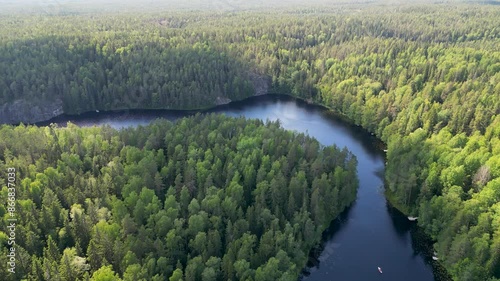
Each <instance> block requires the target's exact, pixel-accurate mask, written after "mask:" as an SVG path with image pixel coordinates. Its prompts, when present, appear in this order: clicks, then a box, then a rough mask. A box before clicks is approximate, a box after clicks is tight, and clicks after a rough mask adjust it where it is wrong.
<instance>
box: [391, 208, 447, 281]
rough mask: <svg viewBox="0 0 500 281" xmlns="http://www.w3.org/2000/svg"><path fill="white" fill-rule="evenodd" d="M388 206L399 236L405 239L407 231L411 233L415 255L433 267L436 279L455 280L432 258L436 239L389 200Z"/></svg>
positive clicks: (436, 280) (441, 280) (438, 280)
mask: <svg viewBox="0 0 500 281" xmlns="http://www.w3.org/2000/svg"><path fill="white" fill-rule="evenodd" d="M386 206H387V212H388V213H389V215H390V217H391V219H392V222H393V226H394V230H395V232H396V233H397V234H398V236H399V237H400V238H401V239H403V240H404V239H406V236H407V233H409V234H410V235H409V237H410V239H411V246H412V249H413V257H415V258H417V257H419V256H421V257H423V261H424V263H425V264H426V265H429V266H431V267H432V272H433V274H434V280H435V281H453V280H452V278H451V276H450V275H449V274H448V273H447V271H446V269H445V268H444V267H443V266H442V265H441V264H440V263H439V262H437V261H434V260H433V259H432V256H433V255H434V248H433V244H434V241H433V240H432V239H431V237H430V236H429V235H427V234H425V233H424V231H423V229H421V228H420V227H418V224H417V222H412V221H409V220H408V218H407V217H406V216H405V215H404V214H403V213H401V212H400V211H399V210H398V209H396V208H394V207H393V206H391V204H390V203H389V202H387V204H386Z"/></svg>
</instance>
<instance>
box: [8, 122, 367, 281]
mask: <svg viewBox="0 0 500 281" xmlns="http://www.w3.org/2000/svg"><path fill="white" fill-rule="evenodd" d="M153 135H157V136H162V135H163V136H165V137H164V138H161V139H163V140H162V141H158V142H155V141H151V136H153ZM177 136H179V137H177ZM263 136H266V138H264V137H263ZM34 138H36V139H37V140H38V141H39V142H38V145H35V146H33V147H31V149H28V150H23V151H22V150H18V147H22V146H25V147H27V146H30V144H31V143H32V142H33V140H34ZM213 138H216V139H217V142H213V141H211V139H213ZM269 140H280V145H281V146H282V147H281V148H282V149H281V150H282V152H281V153H273V154H269V153H267V152H266V150H267V149H269V150H271V151H277V147H275V146H274V145H271V146H268V145H265V143H266V142H267V141H269ZM0 147H2V148H3V149H4V151H7V152H6V153H2V156H3V158H4V159H5V160H2V161H0V168H1V169H2V170H1V172H0V173H1V175H2V177H3V176H4V173H5V171H6V167H15V168H16V169H17V170H18V171H19V172H18V174H17V175H18V178H19V188H18V194H17V203H18V216H19V222H18V223H19V225H21V226H23V227H24V229H23V231H22V232H20V231H19V232H18V233H19V234H22V236H20V237H18V238H17V239H18V240H17V241H16V242H17V250H16V251H21V252H22V253H23V254H22V257H23V259H24V260H23V262H25V263H23V265H22V266H19V267H18V269H17V270H18V274H17V275H16V276H13V275H8V274H6V275H5V276H6V278H14V277H24V278H29V279H32V280H81V279H85V278H87V277H91V280H119V278H121V279H122V280H127V281H128V280H130V281H132V280H134V281H135V280H180V279H181V278H182V280H235V279H238V280H271V279H272V280H278V279H280V278H281V279H280V280H291V279H294V278H297V275H298V274H299V272H300V270H301V269H302V268H303V267H304V265H305V262H306V259H307V254H308V253H309V251H310V249H311V247H312V246H314V245H315V244H316V243H318V241H319V239H320V237H321V233H322V231H323V230H324V229H325V228H326V227H327V226H328V225H329V223H330V222H331V221H332V219H334V218H335V217H336V216H337V215H338V214H339V213H340V212H341V211H342V210H343V209H344V207H345V206H347V205H349V204H350V203H351V202H352V201H353V200H354V196H353V195H354V194H355V193H356V188H357V182H356V181H353V180H352V179H353V178H355V173H356V169H355V168H356V160H355V159H354V157H353V156H352V155H351V154H349V153H346V152H345V151H341V150H339V149H338V148H336V147H321V146H319V144H318V143H317V141H315V140H313V139H311V138H309V137H306V136H305V135H303V134H296V133H292V132H288V131H285V130H283V129H281V128H280V126H279V124H278V123H273V122H268V123H265V124H264V123H263V122H262V121H257V120H252V121H250V120H245V119H243V118H238V119H234V118H228V117H225V116H222V115H209V116H202V115H197V116H194V117H191V118H187V119H181V120H179V121H177V122H176V123H175V124H172V123H170V122H168V121H157V122H156V123H153V124H151V125H149V126H147V127H139V128H136V129H124V130H121V131H116V130H113V129H110V128H109V127H103V128H95V127H94V128H78V127H76V126H74V125H71V124H69V125H68V127H67V128H52V127H51V128H49V127H45V128H37V127H31V126H30V127H25V126H22V125H21V126H18V127H12V126H5V125H4V126H2V127H0ZM311 147H312V148H314V149H316V152H315V153H314V154H315V156H312V157H311V158H306V159H303V160H302V161H303V163H302V165H300V166H299V164H298V161H293V159H290V160H291V161H287V160H288V158H289V157H288V154H287V153H288V151H290V150H291V149H295V150H297V154H299V155H301V154H303V151H307V150H309V149H310V148H311ZM8 151H12V152H8ZM14 155H15V156H14ZM31 155H34V156H35V155H36V157H32V156H31ZM41 159H52V160H50V161H49V160H44V161H42V160H41ZM86 159H90V160H89V161H91V162H94V163H99V164H98V167H97V168H98V169H95V165H96V164H94V165H89V166H87V165H85V162H86V161H87V160H86ZM264 159H266V160H265V161H267V162H269V163H272V165H268V164H266V163H265V162H264ZM317 159H321V161H323V162H324V163H325V164H324V165H322V169H323V171H322V172H321V173H318V172H317V171H313V170H312V169H311V168H305V169H304V167H311V166H312V165H311V163H312V162H315V161H317ZM217 163H221V164H220V167H219V164H217ZM290 163H293V164H290ZM328 163H330V164H328ZM284 166H286V167H287V169H288V170H289V171H288V176H287V177H285V176H284V175H283V173H282V167H284ZM165 169H167V170H169V169H172V171H171V172H170V171H167V172H164V170H165ZM249 170H259V171H261V173H264V174H266V176H265V177H264V178H263V179H255V174H256V172H251V171H249ZM109 178H111V179H117V180H115V181H110V180H109ZM210 178H211V179H210ZM308 179H309V180H308ZM217 182H220V183H222V184H221V185H218V184H217ZM40 190H41V191H40ZM339 190H340V193H348V194H350V195H349V196H347V197H345V198H344V200H345V201H343V202H340V201H339V197H338V195H337V193H338V192H339ZM6 192H7V189H6V187H4V188H3V189H2V191H1V193H0V199H2V200H7V199H6V196H7V193H6ZM40 192H41V195H40V196H34V195H35V194H38V193H40ZM315 194H319V195H320V196H323V197H325V198H330V199H331V200H332V201H329V203H328V204H319V203H318V202H317V200H316V201H315V200H314V199H311V200H309V199H303V198H315V196H316V195H315ZM39 197H41V204H37V203H36V198H39ZM290 198H291V199H292V200H293V201H294V202H295V203H290V202H289V200H290ZM308 202H311V203H308ZM313 202H314V204H313ZM0 212H1V213H2V215H3V217H4V219H3V220H2V223H1V227H2V228H4V227H5V224H6V223H7V221H6V220H5V218H7V216H8V215H6V214H5V208H4V207H0ZM318 214H321V215H318ZM0 234H2V235H1V236H0V237H4V235H3V234H4V233H3V232H0ZM30 237H39V239H35V240H36V241H32V240H33V238H30ZM5 245H6V244H5V241H4V240H2V245H1V248H0V249H1V252H2V256H3V257H5V256H6V251H7V249H6V247H5ZM270 278H271V279H270ZM14 279H15V278H14ZM14 279H12V280H14ZM6 280H11V279H6ZM16 280H17V279H16Z"/></svg>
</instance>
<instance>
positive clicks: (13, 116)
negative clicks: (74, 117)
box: [0, 100, 64, 124]
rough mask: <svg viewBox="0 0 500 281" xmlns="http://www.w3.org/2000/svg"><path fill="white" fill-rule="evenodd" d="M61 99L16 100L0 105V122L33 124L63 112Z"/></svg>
mask: <svg viewBox="0 0 500 281" xmlns="http://www.w3.org/2000/svg"><path fill="white" fill-rule="evenodd" d="M63 113H64V111H63V103H62V101H61V100H55V101H51V102H49V101H45V102H28V101H25V100H16V101H14V102H10V103H7V104H3V105H0V124H17V123H21V122H22V123H25V124H33V123H36V122H41V121H46V120H49V119H51V118H54V117H56V116H59V115H61V114H63Z"/></svg>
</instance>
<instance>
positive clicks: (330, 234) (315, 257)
mask: <svg viewBox="0 0 500 281" xmlns="http://www.w3.org/2000/svg"><path fill="white" fill-rule="evenodd" d="M355 204H356V201H354V202H353V203H352V204H351V205H350V206H349V207H347V208H346V209H345V210H344V211H343V212H342V213H340V215H339V216H338V217H337V218H336V219H334V220H333V221H332V222H331V224H330V226H329V227H328V228H327V229H326V230H325V231H324V232H323V234H322V237H321V242H320V243H319V244H318V245H317V246H316V247H314V248H313V249H311V251H310V252H309V259H308V261H307V264H306V267H305V268H304V269H303V270H302V274H301V276H300V277H299V280H302V277H307V276H309V275H310V274H311V271H312V270H315V269H318V268H319V267H320V265H321V261H320V256H321V255H322V254H324V250H325V247H326V245H327V244H328V242H329V241H332V240H333V238H334V237H335V235H336V234H338V233H339V231H340V230H341V229H343V228H345V226H346V225H347V224H348V223H349V213H350V212H351V210H352V209H353V208H354V205H355Z"/></svg>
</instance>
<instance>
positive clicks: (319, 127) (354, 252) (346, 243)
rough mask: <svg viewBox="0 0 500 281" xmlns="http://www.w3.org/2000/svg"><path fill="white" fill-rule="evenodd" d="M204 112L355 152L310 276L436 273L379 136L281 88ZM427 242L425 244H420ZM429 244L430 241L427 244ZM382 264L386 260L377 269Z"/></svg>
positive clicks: (396, 280) (125, 118)
mask: <svg viewBox="0 0 500 281" xmlns="http://www.w3.org/2000/svg"><path fill="white" fill-rule="evenodd" d="M203 112H210V113H212V112H214V113H222V114H226V115H229V116H244V117H246V118H258V119H263V120H266V119H269V120H277V119H279V120H280V122H281V124H282V126H283V128H285V129H288V130H295V131H297V132H304V133H307V134H309V135H310V136H312V137H314V138H316V139H317V140H318V141H319V142H320V143H322V144H324V145H331V144H336V145H337V146H338V147H340V148H342V147H347V148H348V149H349V150H350V151H351V152H352V153H353V154H354V155H356V157H357V160H358V176H359V183H360V184H359V189H358V194H357V199H356V201H355V202H354V203H353V204H352V205H351V207H350V208H348V209H347V210H346V211H344V212H343V213H342V214H341V215H340V216H339V217H338V218H337V219H336V220H335V221H334V222H333V223H332V225H331V226H330V228H329V229H327V231H325V233H324V234H323V241H322V244H321V245H320V246H319V247H318V248H317V249H314V250H313V251H312V253H311V255H310V261H309V263H308V265H307V267H306V268H305V269H304V270H303V274H302V276H301V278H300V279H301V280H307V281H320V280H321V281H328V280H335V281H371V280H386V281H401V280H404V281H434V280H436V281H437V280H439V278H438V277H437V275H436V277H435V276H434V273H433V261H432V259H431V256H430V253H429V250H427V251H426V250H425V249H428V248H429V247H428V246H429V244H428V243H423V242H422V241H420V240H421V239H417V238H416V237H420V236H421V235H417V233H418V232H419V230H418V228H417V227H416V223H414V222H410V221H408V219H407V218H406V217H405V216H403V215H402V214H401V213H400V212H399V211H397V210H395V209H394V208H392V207H391V206H390V205H389V204H388V202H387V200H386V199H385V196H384V182H383V174H384V162H385V155H384V152H383V150H382V146H381V144H380V142H379V141H378V140H377V139H376V138H375V137H373V136H372V135H371V134H369V133H367V132H366V131H364V130H363V129H361V128H360V127H358V126H353V125H351V124H348V123H347V122H345V121H342V120H341V119H340V118H337V117H335V116H334V115H333V114H331V113H330V112H329V111H328V110H327V109H325V108H323V107H320V106H315V105H311V104H308V103H306V102H304V101H301V100H297V99H294V98H292V97H289V96H283V95H265V96H259V97H253V98H250V99H247V100H244V101H239V102H233V103H230V104H227V105H223V106H218V107H216V108H214V109H210V110H205V111H203ZM194 113H196V111H169V110H129V111H117V112H105V113H102V112H101V113H97V112H91V113H86V114H82V115H79V116H60V117H57V118H54V119H53V120H50V121H49V122H44V123H40V124H39V125H46V124H49V123H58V124H60V125H63V124H66V122H67V121H71V122H72V123H74V124H76V125H79V126H92V125H104V124H108V125H110V126H112V127H114V128H122V127H128V126H138V125H147V124H148V123H150V122H151V121H153V120H154V119H156V118H166V119H169V120H175V119H178V118H181V117H184V116H188V115H190V114H194ZM423 244H427V245H423ZM426 246H427V247H426ZM377 267H381V268H382V271H383V273H382V274H380V273H379V271H378V270H377Z"/></svg>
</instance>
